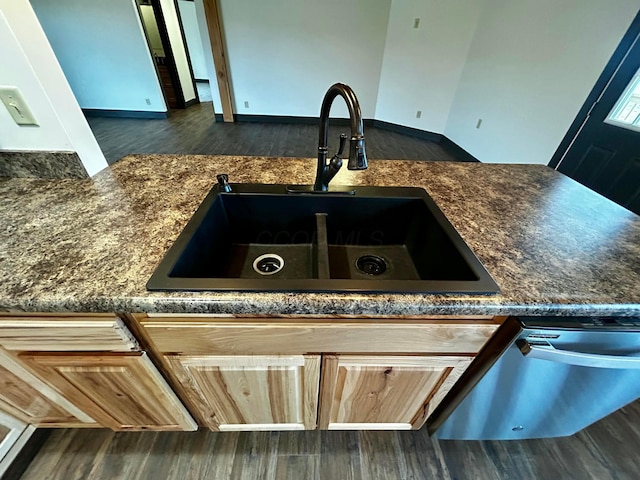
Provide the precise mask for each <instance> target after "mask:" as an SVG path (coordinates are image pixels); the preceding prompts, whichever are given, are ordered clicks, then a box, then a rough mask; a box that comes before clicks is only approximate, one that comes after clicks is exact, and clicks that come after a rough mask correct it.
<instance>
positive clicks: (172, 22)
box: [160, 0, 196, 102]
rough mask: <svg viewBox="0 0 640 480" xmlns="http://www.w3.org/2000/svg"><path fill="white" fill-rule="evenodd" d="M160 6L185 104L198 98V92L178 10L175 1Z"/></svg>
mask: <svg viewBox="0 0 640 480" xmlns="http://www.w3.org/2000/svg"><path fill="white" fill-rule="evenodd" d="M160 5H161V7H162V14H163V15H164V21H165V24H166V25H167V33H168V34H169V42H170V43H171V50H172V51H173V58H174V59H175V61H176V67H177V69H178V78H179V79H180V86H181V87H182V94H183V95H184V100H185V102H188V101H189V100H193V99H194V98H196V91H195V88H194V87H193V80H192V78H191V71H190V70H189V63H188V59H187V51H186V50H185V45H184V42H183V41H182V33H181V30H180V24H179V23H178V11H177V10H176V7H175V4H174V3H173V0H160Z"/></svg>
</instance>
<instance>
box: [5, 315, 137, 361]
mask: <svg viewBox="0 0 640 480" xmlns="http://www.w3.org/2000/svg"><path fill="white" fill-rule="evenodd" d="M0 345H2V346H3V347H4V348H5V349H7V350H13V351H32V352H33V351H47V352H58V351H83V352H90V351H91V352H95V351H113V352H130V351H134V350H137V349H138V344H137V342H136V340H135V339H134V337H133V335H132V334H131V333H130V332H129V330H128V329H127V327H126V326H125V325H124V323H123V321H122V320H121V319H120V318H118V317H117V316H115V315H103V316H94V315H87V316H78V315H69V316H58V315H56V316H24V317H22V316H9V317H4V316H3V317H0Z"/></svg>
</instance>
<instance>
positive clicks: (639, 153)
mask: <svg viewBox="0 0 640 480" xmlns="http://www.w3.org/2000/svg"><path fill="white" fill-rule="evenodd" d="M639 69H640V37H638V38H637V39H636V41H635V44H634V45H633V46H632V47H631V49H630V50H629V52H628V54H627V55H626V57H625V58H624V60H623V61H622V63H621V64H620V67H619V68H618V70H617V72H616V73H615V75H614V76H613V77H612V78H611V81H610V83H609V84H608V85H607V87H606V88H605V90H604V91H603V93H602V95H601V96H600V98H599V99H598V101H597V103H596V104H595V105H594V106H593V108H592V109H591V113H590V115H589V116H588V118H587V120H586V122H585V123H584V125H583V127H582V130H581V131H580V133H579V134H578V135H577V137H576V138H575V139H574V142H573V144H572V145H571V147H570V148H569V150H568V151H567V153H566V154H565V156H564V158H563V159H562V161H561V163H560V164H559V166H558V170H559V171H561V172H562V173H565V174H566V175H568V176H570V177H572V178H573V179H575V180H577V181H578V182H580V183H582V184H583V185H586V186H587V187H589V188H591V189H593V190H595V191H596V192H598V193H600V194H602V195H604V196H606V197H607V198H610V199H611V200H613V201H614V202H616V203H619V204H620V205H622V206H624V207H626V208H628V209H629V210H631V211H633V212H635V213H637V214H640V113H639V114H638V116H637V117H635V116H634V110H633V108H634V106H633V105H632V103H633V101H634V100H633V97H634V96H633V95H630V93H631V92H633V90H634V87H636V88H637V89H638V93H640V76H639V73H640V70H639ZM619 99H625V102H624V104H623V105H621V104H620V103H619V102H618V100H619ZM625 106H626V107H627V109H626V111H625V115H619V114H620V113H621V110H620V109H621V108H624V107H625ZM614 107H620V108H616V110H613V109H614ZM637 108H640V96H638V104H637ZM616 113H618V115H617V117H618V119H617V120H611V117H612V116H613V115H616ZM623 117H625V118H624V119H623ZM608 118H609V120H608ZM635 118H637V119H638V120H637V123H636V124H635V125H634V119H635Z"/></svg>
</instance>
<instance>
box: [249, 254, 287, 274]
mask: <svg viewBox="0 0 640 480" xmlns="http://www.w3.org/2000/svg"><path fill="white" fill-rule="evenodd" d="M283 267H284V259H283V258H282V257H281V256H280V255H276V254H275V253H265V254H264V255H260V256H259V257H258V258H256V259H255V260H254V261H253V269H254V270H255V271H256V272H257V273H259V274H260V275H273V274H274V273H278V272H279V271H280V270H282V268H283Z"/></svg>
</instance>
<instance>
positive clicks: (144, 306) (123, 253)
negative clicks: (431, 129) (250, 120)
mask: <svg viewBox="0 0 640 480" xmlns="http://www.w3.org/2000/svg"><path fill="white" fill-rule="evenodd" d="M223 172H224V173H228V174H229V176H230V179H231V181H232V182H235V183H239V182H242V183H255V182H261V183H312V181H313V175H314V172H315V160H313V159H291V158H263V157H230V156H227V157H222V156H219V157H214V156H197V155H185V156H181V155H135V156H129V157H126V158H124V159H123V160H121V161H119V162H118V163H117V164H116V165H115V166H114V167H112V168H111V169H110V170H105V171H103V172H101V173H100V174H98V175H97V176H96V177H94V178H93V179H85V180H78V179H65V180H34V179H6V180H0V198H1V199H2V207H1V208H2V229H0V278H2V281H1V282H0V310H4V311H77V312H113V311H117V312H176V313H206V312H208V313H226V314H268V315H277V314H347V315H350V314H366V315H432V314H452V315H474V314H477V315H484V314H488V315H499V314H531V315H544V314H559V315H605V314H612V315H640V217H638V216H637V215H634V214H632V213H630V212H629V211H627V210H625V209H623V208H622V207H619V206H618V205H615V204H614V203H612V202H610V201H608V200H606V199H604V198H603V197H601V196H600V195H598V194H596V193H594V192H592V191H590V190H589V189H587V188H585V187H583V186H582V185H580V184H578V183H576V182H574V181H573V180H571V179H569V178H567V177H565V176H563V175H561V174H559V173H557V172H555V171H553V170H551V169H550V168H548V167H545V166H541V165H501V164H500V165H498V164H475V163H447V162H411V161H388V160H382V161H371V162H370V167H369V169H368V170H367V171H364V172H350V171H347V170H346V169H344V171H342V172H340V174H339V175H338V176H337V177H336V179H334V181H333V184H352V185H369V184H370V185H404V186H420V187H424V188H425V189H426V190H427V191H428V192H429V194H430V195H431V196H432V198H433V199H434V200H435V201H436V203H437V204H438V206H439V207H440V208H441V209H442V211H443V212H444V213H445V215H446V216H447V217H448V218H449V220H450V221H451V223H452V224H453V225H454V227H455V228H456V229H457V230H458V232H459V233H460V235H461V236H462V237H463V238H464V239H465V241H466V242H467V244H468V245H469V246H470V247H471V249H472V250H473V251H474V253H475V254H476V255H477V256H478V258H479V259H480V260H481V261H482V263H483V264H484V265H485V267H486V268H487V270H488V271H489V273H490V274H491V275H492V276H493V278H494V279H495V280H496V282H497V283H498V285H500V288H501V293H500V294H499V295H415V294H406V295H389V294H353V293H348V294H327V293H322V294H303V293H233V292H230V293H215V292H213V293H162V292H153V293H152V292H147V291H146V289H145V284H146V281H147V280H148V278H149V277H150V276H151V274H152V272H153V270H154V269H155V267H156V265H157V264H158V262H159V261H160V259H161V258H162V256H163V255H164V253H165V252H166V250H167V249H168V248H169V247H170V245H171V244H172V242H173V241H174V240H175V238H176V237H177V236H178V234H179V233H180V231H181V230H182V228H183V227H184V225H185V224H186V222H187V221H188V220H189V218H190V217H191V215H192V214H193V212H194V211H195V210H196V208H197V207H198V205H199V204H200V202H201V201H202V200H203V198H204V197H205V195H206V194H207V192H208V191H209V190H210V188H211V187H212V186H213V184H214V183H215V177H216V174H218V173H223Z"/></svg>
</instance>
